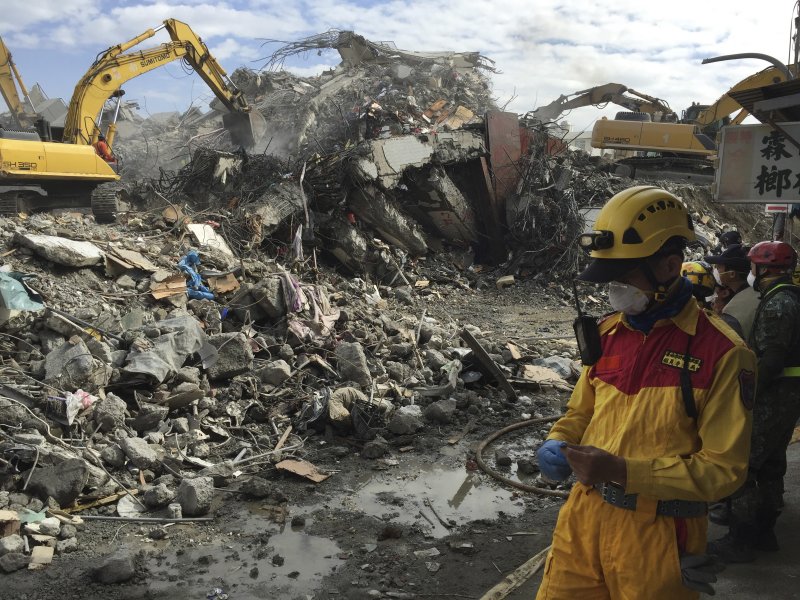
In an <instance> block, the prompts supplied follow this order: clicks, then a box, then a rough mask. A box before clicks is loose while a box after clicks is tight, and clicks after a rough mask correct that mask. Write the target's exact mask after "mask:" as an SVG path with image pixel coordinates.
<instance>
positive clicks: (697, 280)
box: [681, 260, 715, 296]
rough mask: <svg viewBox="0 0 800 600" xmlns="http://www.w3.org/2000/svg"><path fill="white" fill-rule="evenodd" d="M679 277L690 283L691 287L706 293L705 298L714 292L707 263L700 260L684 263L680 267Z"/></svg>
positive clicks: (710, 271) (712, 280) (711, 275)
mask: <svg viewBox="0 0 800 600" xmlns="http://www.w3.org/2000/svg"><path fill="white" fill-rule="evenodd" d="M681 275H682V276H684V277H686V279H688V280H689V281H691V282H692V285H693V286H695V287H697V288H701V289H702V290H703V291H708V293H707V294H705V295H706V296H710V295H711V294H712V293H713V292H714V283H715V282H714V274H713V272H712V267H711V265H710V264H708V263H707V262H705V261H702V260H697V261H692V262H685V263H683V266H682V267H681Z"/></svg>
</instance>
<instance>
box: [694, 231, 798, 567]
mask: <svg viewBox="0 0 800 600" xmlns="http://www.w3.org/2000/svg"><path fill="white" fill-rule="evenodd" d="M748 258H749V259H750V263H751V271H750V275H749V276H748V282H750V283H751V285H752V286H753V288H754V289H755V290H756V291H757V292H760V293H761V301H760V303H759V306H758V310H757V311H756V315H755V318H754V321H753V327H752V331H751V333H750V339H749V346H750V347H751V348H752V349H753V351H755V353H756V356H757V358H758V383H757V392H756V400H755V407H754V409H753V436H752V440H751V452H750V462H749V468H748V477H747V482H746V483H745V485H744V486H743V487H742V488H741V489H740V490H739V491H738V492H737V493H735V494H734V495H733V499H732V506H731V509H732V510H731V517H730V529H729V531H728V533H727V534H726V535H725V537H723V538H721V539H719V540H717V541H714V542H711V543H710V544H709V546H708V552H709V554H714V555H716V556H718V557H719V558H721V559H723V560H725V561H727V562H751V561H753V560H755V557H756V550H761V551H766V552H774V551H776V550H778V541H777V538H776V536H775V523H776V521H777V519H778V516H779V515H780V513H781V509H782V507H783V477H784V475H785V474H786V448H787V447H788V445H789V441H790V439H791V436H792V431H793V430H794V427H795V424H796V423H797V419H798V418H800V386H798V377H800V288H797V287H795V286H793V285H791V278H792V271H793V270H794V267H795V265H796V263H797V253H796V252H795V251H794V249H793V248H792V247H791V246H790V245H789V244H787V243H785V242H761V243H759V244H756V245H755V246H753V248H752V250H750V253H749V254H748Z"/></svg>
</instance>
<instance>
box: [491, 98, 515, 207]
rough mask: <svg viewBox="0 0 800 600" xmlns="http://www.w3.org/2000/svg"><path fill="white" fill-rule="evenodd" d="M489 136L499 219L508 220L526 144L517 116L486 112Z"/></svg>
mask: <svg viewBox="0 0 800 600" xmlns="http://www.w3.org/2000/svg"><path fill="white" fill-rule="evenodd" d="M486 137H487V142H488V144H489V164H490V166H491V169H492V175H493V185H494V195H495V202H496V204H495V210H496V214H497V215H498V216H501V217H504V216H505V203H506V198H508V196H510V195H511V194H513V193H514V191H515V190H516V187H517V183H518V182H519V178H520V169H519V159H520V158H521V157H522V144H521V143H520V135H519V117H518V116H517V114H516V113H508V112H499V111H489V112H488V113H486Z"/></svg>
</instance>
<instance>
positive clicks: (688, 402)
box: [681, 334, 697, 419]
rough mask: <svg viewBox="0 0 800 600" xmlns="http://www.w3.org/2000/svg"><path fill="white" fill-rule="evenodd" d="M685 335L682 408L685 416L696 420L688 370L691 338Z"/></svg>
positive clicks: (682, 369)
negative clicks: (684, 410)
mask: <svg viewBox="0 0 800 600" xmlns="http://www.w3.org/2000/svg"><path fill="white" fill-rule="evenodd" d="M693 337H694V336H693V335H691V334H687V339H686V352H685V353H684V355H683V367H682V368H681V396H682V397H683V407H684V408H685V409H686V414H687V415H688V416H689V418H691V419H697V405H696V404H695V402H694V389H693V388H692V372H691V371H690V370H689V350H690V349H691V347H692V338H693Z"/></svg>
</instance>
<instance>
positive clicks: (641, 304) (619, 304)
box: [608, 281, 650, 315]
mask: <svg viewBox="0 0 800 600" xmlns="http://www.w3.org/2000/svg"><path fill="white" fill-rule="evenodd" d="M608 302H609V303H610V304H611V308H613V309H614V310H616V311H619V312H621V313H625V314H626V315H639V314H641V313H643V312H644V311H645V309H646V308H647V305H648V304H650V298H648V296H647V294H645V293H644V292H643V291H642V290H640V289H639V288H637V287H636V286H635V285H629V284H627V283H619V282H617V281H612V282H610V283H609V284H608Z"/></svg>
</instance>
